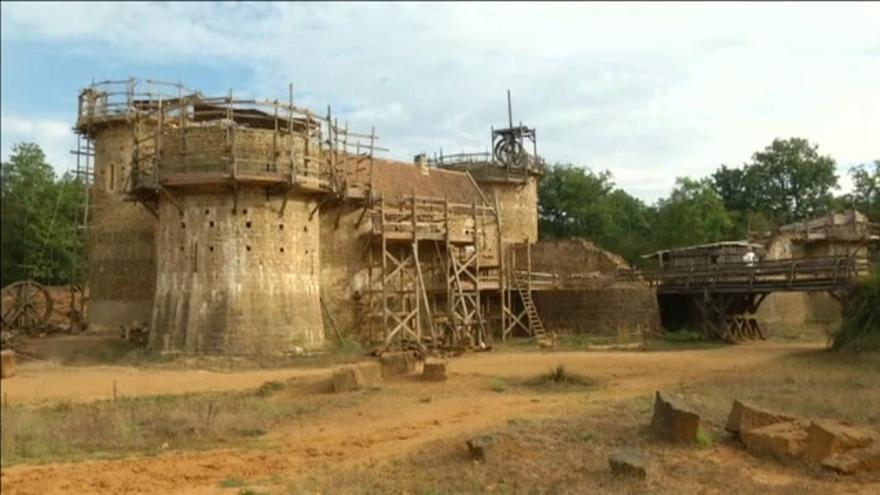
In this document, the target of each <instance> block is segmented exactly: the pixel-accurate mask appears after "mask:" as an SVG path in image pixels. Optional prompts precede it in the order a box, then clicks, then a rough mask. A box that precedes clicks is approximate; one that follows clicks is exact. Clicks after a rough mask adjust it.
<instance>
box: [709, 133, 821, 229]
mask: <svg viewBox="0 0 880 495" xmlns="http://www.w3.org/2000/svg"><path fill="white" fill-rule="evenodd" d="M835 167H836V164H835V162H834V159H833V158H831V157H830V156H827V155H820V154H819V148H818V146H816V145H813V144H810V142H809V141H807V140H806V139H801V138H789V139H774V140H773V143H771V144H770V145H769V146H767V147H766V148H764V150H763V151H758V152H756V153H755V154H753V155H752V161H751V163H747V164H744V165H743V167H742V168H741V169H736V168H728V167H727V166H725V165H722V166H721V167H720V168H719V169H718V170H717V171H716V172H715V173H714V174H713V176H712V179H713V186H714V188H715V191H716V192H717V193H718V194H719V195H720V197H721V198H722V200H723V202H724V205H725V206H726V207H727V208H728V209H730V210H732V211H738V212H741V214H740V219H741V221H744V220H742V219H749V220H751V219H752V215H751V214H752V213H760V214H761V215H762V217H764V218H766V219H769V220H770V221H771V222H773V223H775V224H777V225H781V224H785V223H791V222H794V221H799V220H806V219H809V218H812V217H815V216H817V215H820V214H822V213H825V212H826V211H828V209H829V207H830V206H831V202H832V199H833V196H832V194H831V191H832V189H836V188H837V187H838V186H837V175H835V173H834V172H835ZM740 227H741V226H740Z"/></svg>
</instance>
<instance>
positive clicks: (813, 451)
mask: <svg viewBox="0 0 880 495" xmlns="http://www.w3.org/2000/svg"><path fill="white" fill-rule="evenodd" d="M875 437H876V433H875V432H874V431H873V430H871V429H869V428H856V427H853V426H847V425H844V424H840V423H837V422H835V421H828V420H814V421H813V422H812V423H810V426H809V428H807V446H806V450H805V452H804V456H805V457H806V458H807V459H808V460H810V461H813V462H822V461H823V460H824V459H825V458H827V457H829V456H832V455H834V454H838V453H840V452H845V451H847V450H852V449H857V448H860V447H867V446H868V445H870V444H871V443H873V442H874V440H875Z"/></svg>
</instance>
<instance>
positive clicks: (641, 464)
mask: <svg viewBox="0 0 880 495" xmlns="http://www.w3.org/2000/svg"><path fill="white" fill-rule="evenodd" d="M608 464H609V465H610V466H611V472H612V473H614V474H615V475H617V476H629V477H634V478H642V479H644V478H645V476H646V475H647V470H646V468H645V467H646V462H645V457H644V456H643V455H642V454H640V453H638V452H634V451H632V450H618V451H615V452H613V453H612V454H611V455H610V456H608Z"/></svg>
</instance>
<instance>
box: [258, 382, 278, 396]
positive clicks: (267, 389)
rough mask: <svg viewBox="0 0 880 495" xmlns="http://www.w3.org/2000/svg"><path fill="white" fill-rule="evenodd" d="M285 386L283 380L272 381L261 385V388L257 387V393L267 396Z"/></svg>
mask: <svg viewBox="0 0 880 495" xmlns="http://www.w3.org/2000/svg"><path fill="white" fill-rule="evenodd" d="M283 388H284V384H283V383H281V382H276V381H270V382H266V383H264V384H262V385H260V388H258V389H257V395H258V396H259V397H267V396H269V395H272V394H274V393H275V392H278V391H279V390H281V389H283Z"/></svg>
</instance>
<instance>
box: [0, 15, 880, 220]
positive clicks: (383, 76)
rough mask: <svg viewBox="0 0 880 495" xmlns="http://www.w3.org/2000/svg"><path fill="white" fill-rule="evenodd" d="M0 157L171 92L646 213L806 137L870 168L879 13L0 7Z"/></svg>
mask: <svg viewBox="0 0 880 495" xmlns="http://www.w3.org/2000/svg"><path fill="white" fill-rule="evenodd" d="M0 9H2V11H0V24H2V26H0V27H2V29H0V40H2V50H0V51H2V53H0V63H2V68H0V69H2V70H0V85H2V86H0V114H2V115H0V117H2V122H0V123H2V127H0V141H2V143H0V153H2V158H3V159H4V160H6V159H7V158H8V156H9V154H10V151H11V148H12V146H13V145H14V144H15V143H18V142H21V141H33V142H36V143H38V144H40V145H41V146H42V147H43V149H44V150H45V151H46V154H47V157H48V159H49V161H50V163H52V165H53V166H54V167H55V169H56V170H57V171H58V172H59V173H61V172H63V171H65V170H67V169H68V168H70V167H71V166H72V165H73V157H72V155H70V153H69V150H70V149H72V147H73V146H74V144H75V138H74V134H73V133H72V131H71V127H72V125H73V124H74V120H75V114H76V100H77V93H78V91H79V89H80V88H82V87H83V86H86V85H88V84H89V83H91V82H92V81H101V80H106V79H125V78H128V77H142V78H151V79H158V80H166V81H180V82H183V83H184V84H185V85H186V86H188V87H191V88H196V89H200V90H202V92H203V93H205V94H227V93H228V92H229V91H230V90H232V91H233V93H234V94H235V95H236V96H242V97H254V98H267V99H274V98H279V99H286V98H287V95H288V84H290V83H292V84H293V88H294V100H295V103H296V104H298V105H300V106H305V107H308V108H311V109H312V110H314V111H316V112H317V113H320V114H323V113H325V111H326V110H325V109H326V108H327V105H331V106H332V108H333V113H334V114H335V115H336V116H337V117H338V118H339V119H340V122H341V121H348V122H349V124H350V126H351V128H353V129H360V130H366V131H367V132H369V129H370V127H372V126H375V127H376V131H377V133H378V134H379V136H380V144H381V145H383V146H386V147H388V148H389V149H390V151H388V152H386V153H385V156H387V157H389V158H396V159H403V160H411V159H412V157H413V155H415V154H417V153H420V152H427V153H433V152H435V151H438V150H440V149H442V150H443V151H444V153H452V152H458V151H485V150H487V149H488V146H489V142H488V141H489V130H490V127H491V126H493V125H494V126H495V127H499V126H504V125H505V124H506V121H507V104H506V90H508V89H509V90H510V91H511V93H512V95H513V114H514V120H515V121H522V122H523V123H524V124H526V125H529V126H533V127H535V128H536V129H537V137H538V150H539V153H540V154H541V155H542V156H543V157H544V159H545V160H547V161H548V162H550V163H555V162H563V163H572V164H575V165H578V166H584V167H589V168H591V169H592V170H595V171H600V170H609V171H610V172H611V173H612V174H613V177H614V180H615V183H616V184H617V185H618V186H619V187H621V188H623V189H625V190H626V191H628V192H629V193H630V194H633V195H635V196H637V197H639V198H641V199H643V200H645V201H646V202H649V203H651V202H654V201H655V200H656V199H658V198H660V197H664V196H666V195H668V193H669V192H670V190H671V188H672V187H673V185H674V183H675V178H676V177H679V176H693V177H701V176H706V175H709V174H711V173H712V172H713V171H714V170H715V169H716V168H717V167H718V166H719V165H721V164H727V165H729V166H739V165H741V164H742V163H744V162H746V161H748V160H749V159H750V157H751V155H752V153H754V152H755V151H757V150H760V149H762V148H764V147H765V146H767V145H769V144H770V143H771V142H772V141H773V139H774V138H777V137H780V138H787V137H794V136H796V137H803V138H807V139H809V140H810V141H811V142H813V143H815V144H817V145H819V150H820V152H822V153H823V154H830V155H831V156H833V157H834V158H835V159H836V160H837V163H838V169H839V170H838V173H839V174H840V175H841V184H842V186H843V188H842V191H846V190H848V188H849V187H850V182H849V180H848V178H847V176H846V171H847V170H848V169H849V168H850V167H851V166H853V165H857V164H860V163H867V162H869V161H872V160H875V159H880V3H812V2H810V3H771V4H757V3H730V4H715V3H713V4H708V3H707V4H700V3H631V2H624V3H608V4H605V3H546V2H545V3H534V4H532V3H509V4H504V3H495V2H492V3H458V4H452V3H448V4H447V3H366V2H364V3H361V2H358V3H334V2H331V3H316V4H310V3H283V4H269V3H253V4H252V3H196V2H186V3H83V4H77V3H58V4H53V3H6V2H3V3H2V7H0Z"/></svg>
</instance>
